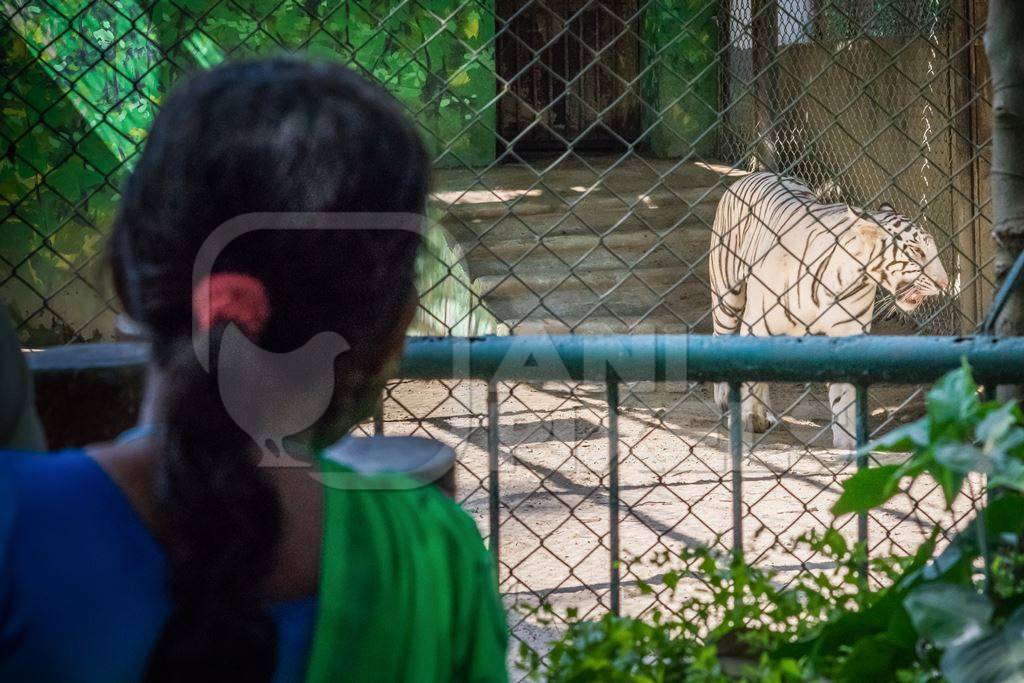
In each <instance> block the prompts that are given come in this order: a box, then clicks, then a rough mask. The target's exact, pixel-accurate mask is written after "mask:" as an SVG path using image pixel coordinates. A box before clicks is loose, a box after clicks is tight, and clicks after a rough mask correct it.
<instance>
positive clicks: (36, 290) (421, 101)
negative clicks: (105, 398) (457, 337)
mask: <svg viewBox="0 0 1024 683" xmlns="http://www.w3.org/2000/svg"><path fill="white" fill-rule="evenodd" d="M43 7H46V9H41V8H40V7H39V6H37V5H33V4H31V3H30V4H28V5H25V6H24V7H22V6H21V5H18V7H17V8H14V6H13V5H12V6H11V7H8V8H7V9H6V10H4V12H5V15H6V16H5V18H6V19H7V20H8V23H9V25H10V28H11V30H9V31H4V32H2V33H0V60H2V63H3V66H4V73H5V74H11V75H12V78H11V79H10V80H9V81H8V83H7V85H6V87H5V89H4V91H3V93H2V94H0V108H2V110H3V117H0V134H2V135H3V136H4V138H5V139H6V140H7V141H8V143H7V144H8V146H7V148H6V149H5V150H4V154H3V155H0V206H2V207H4V208H5V209H7V210H6V211H5V212H4V213H5V214H6V217H5V218H4V226H3V230H2V231H0V300H2V301H3V302H4V303H6V304H8V305H9V306H10V307H11V309H12V313H13V315H14V318H15V321H16V322H17V323H18V324H19V325H20V326H21V327H22V333H23V340H24V341H26V342H27V343H29V344H39V345H42V344H48V343H57V342H61V341H68V340H69V339H70V338H72V337H74V336H78V337H80V338H86V339H89V338H92V337H93V335H94V334H95V333H96V332H97V331H98V330H99V329H100V325H101V323H106V324H107V326H108V327H109V323H110V316H109V315H107V316H105V317H104V316H103V315H102V314H103V312H104V311H105V309H106V302H107V300H108V299H109V298H110V295H111V293H110V292H109V290H108V289H107V287H106V286H105V284H106V283H105V280H104V278H103V271H102V270H101V269H98V268H92V267H89V266H90V265H91V264H92V263H93V262H97V261H99V260H100V258H101V254H102V244H103V236H104V234H105V232H106V231H107V230H108V229H109V227H110V225H111V223H112V221H113V217H114V211H115V208H116V204H117V198H118V192H117V188H118V187H119V185H120V183H121V182H122V181H123V180H124V178H125V177H126V176H127V174H128V173H129V172H130V170H131V167H132V164H133V162H134V159H135V157H136V155H137V153H138V151H139V149H140V147H141V143H142V142H143V141H144V140H145V137H146V134H147V132H148V130H149V128H150V125H151V124H152V121H153V118H154V116H155V115H156V112H157V110H158V109H159V105H160V102H161V101H162V99H163V98H164V97H165V95H166V93H167V92H168V91H169V89H170V88H171V87H172V86H173V84H174V82H175V81H176V80H177V78H179V77H180V75H181V74H182V73H185V72H188V71H191V70H194V69H203V68H209V67H211V66H213V65H215V64H218V63H220V62H221V61H223V60H225V59H227V58H233V59H240V58H245V57H251V56H256V55H266V54H276V53H281V52H299V53H305V54H309V55H313V56H315V57H319V58H322V59H333V60H338V61H341V62H344V63H346V64H349V65H351V66H353V67H355V68H357V69H361V70H362V71H363V72H364V73H367V74H368V75H369V76H371V77H372V78H375V79H377V80H378V81H380V82H381V83H383V84H384V85H385V86H386V87H388V88H389V89H390V90H391V91H392V92H393V93H394V94H395V95H396V96H397V97H398V98H399V99H400V100H402V101H403V102H404V103H405V104H406V106H407V107H408V108H409V110H410V111H411V112H412V114H413V115H414V116H415V117H416V119H417V121H418V122H419V124H420V129H421V132H422V134H423V138H424V140H425V142H426V143H427V145H428V146H429V147H430V148H431V149H432V150H433V151H434V153H435V156H436V158H437V161H438V163H439V164H440V165H451V166H462V165H475V164H481V163H487V162H489V161H490V160H491V159H492V158H493V154H494V134H493V132H492V131H493V130H494V127H495V120H494V117H495V113H494V106H493V101H494V96H495V79H494V57H493V48H492V45H493V33H494V23H493V20H489V19H490V14H489V13H488V11H487V9H486V5H475V4H472V3H468V4H467V3H462V2H458V1H456V0H427V1H425V2H401V3H390V2H382V1H380V0H373V1H371V2H363V3H343V4H341V5H339V4H338V3H332V2H327V1H326V0H311V1H306V0H302V1H300V0H288V1H286V2H284V3H279V2H270V1H267V0H249V1H247V2H245V3H242V4H231V3H219V2H214V1H212V0H184V1H183V2H156V3H148V4H146V3H139V2H137V1H135V0H116V1H115V2H112V3H102V2H101V3H88V2H84V1H83V0H62V1H59V2H56V3H51V5H50V6H46V5H44V6H43ZM14 9H17V10H18V11H16V12H15V11H14ZM197 18H198V19H197ZM439 230H440V228H437V227H435V228H434V229H433V230H432V232H431V234H430V235H428V240H427V242H428V245H427V249H426V250H425V252H426V253H428V254H430V255H432V256H433V258H432V259H431V258H428V257H426V256H425V257H424V258H423V259H421V264H420V274H421V290H422V291H424V292H427V302H426V304H427V305H428V306H429V307H432V308H431V310H430V311H429V312H428V314H426V315H425V316H421V317H424V319H425V320H427V321H430V323H431V324H430V325H427V324H426V323H424V324H423V325H421V327H423V328H425V329H428V330H430V331H434V332H436V331H438V329H441V328H440V327H439V325H442V324H443V323H444V322H446V321H449V320H455V321H458V325H457V328H458V329H464V330H467V333H469V332H468V331H470V330H472V331H487V330H492V329H493V327H494V322H493V320H492V319H490V318H489V316H483V317H481V315H480V312H479V311H480V309H479V307H474V306H475V305H476V304H477V303H478V297H476V296H475V295H474V294H473V292H472V291H471V289H468V288H467V286H466V285H467V284H468V281H469V278H468V274H467V273H466V272H465V268H464V266H463V265H462V264H461V263H459V262H458V261H457V260H456V258H455V256H456V252H455V251H454V250H453V249H452V248H451V245H450V244H449V243H448V242H447V238H446V236H445V235H443V234H440V233H439V232H438V231H439ZM437 264H440V265H437ZM83 268H85V270H83ZM439 273H443V275H444V276H446V277H447V276H448V275H451V277H450V278H449V279H448V281H446V282H443V283H439V281H438V277H437V276H438V274H439ZM61 318H65V319H66V320H67V323H68V325H70V327H64V326H62V321H61ZM439 321H440V322H439ZM79 328H82V329H79ZM55 333H56V336H55Z"/></svg>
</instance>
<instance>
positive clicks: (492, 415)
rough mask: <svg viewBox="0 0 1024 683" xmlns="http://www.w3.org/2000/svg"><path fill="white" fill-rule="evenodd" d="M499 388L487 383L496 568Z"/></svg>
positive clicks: (489, 481)
mask: <svg viewBox="0 0 1024 683" xmlns="http://www.w3.org/2000/svg"><path fill="white" fill-rule="evenodd" d="M498 436H499V435H498V386H497V383H496V382H494V381H493V380H492V381H490V382H488V383H487V469H488V473H487V493H488V517H489V520H488V521H489V522H490V525H491V529H490V538H489V539H488V544H489V546H490V549H491V556H492V557H493V558H494V567H495V569H497V568H498V567H499V565H498V561H499V560H500V559H501V558H500V549H501V536H500V524H499V521H500V520H499V517H498V512H499V508H498V506H499V503H500V501H501V490H500V488H499V485H500V482H499V479H498Z"/></svg>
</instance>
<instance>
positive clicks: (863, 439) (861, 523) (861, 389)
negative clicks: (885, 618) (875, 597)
mask: <svg viewBox="0 0 1024 683" xmlns="http://www.w3.org/2000/svg"><path fill="white" fill-rule="evenodd" d="M854 403H855V406H856V423H857V427H856V432H857V434H856V436H857V471H858V472H859V471H861V470H863V469H867V467H868V454H867V452H865V451H863V450H862V449H863V448H864V446H866V445H867V443H868V439H869V438H870V435H871V434H870V427H869V426H868V416H869V413H870V411H869V410H868V388H867V387H866V386H864V385H862V384H858V385H857V387H856V398H855V399H854ZM857 541H858V542H859V543H863V544H864V552H865V559H864V562H863V563H862V564H861V567H860V573H861V579H862V580H863V581H864V582H865V583H866V582H867V580H868V564H867V555H866V553H867V552H868V550H867V548H868V515H867V513H865V512H862V513H860V514H859V515H857Z"/></svg>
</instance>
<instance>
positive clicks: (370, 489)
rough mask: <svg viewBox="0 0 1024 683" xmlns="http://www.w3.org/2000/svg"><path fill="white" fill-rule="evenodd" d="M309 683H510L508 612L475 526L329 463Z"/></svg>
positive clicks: (434, 503)
mask: <svg viewBox="0 0 1024 683" xmlns="http://www.w3.org/2000/svg"><path fill="white" fill-rule="evenodd" d="M322 478H323V481H324V485H325V488H324V491H325V494H324V501H325V510H324V546H323V556H322V559H321V577H320V591H319V611H318V615H317V619H316V626H315V628H316V630H315V634H314V637H313V646H312V651H311V655H310V661H309V668H308V670H307V674H306V681H307V683H327V682H332V683H333V682H337V681H408V682H409V683H412V682H413V681H415V682H416V683H431V682H437V683H440V682H442V681H445V682H447V681H467V682H473V681H480V682H485V681H486V682H491V681H499V682H504V681H507V679H508V675H507V672H506V668H505V666H506V665H505V649H506V639H507V630H506V622H505V613H504V609H503V607H502V604H501V599H500V597H499V595H498V592H497V587H496V585H495V579H494V567H493V564H492V562H491V558H490V555H489V554H488V553H487V551H486V550H485V548H484V546H483V543H482V542H481V539H480V534H479V532H478V531H477V528H476V525H475V524H474V522H473V520H472V519H470V517H469V516H468V515H467V514H466V513H465V512H463V511H462V510H461V509H459V507H458V506H457V505H455V504H454V503H453V502H451V501H450V500H448V499H447V498H446V497H445V496H444V495H443V494H441V493H440V492H439V491H437V490H436V489H435V488H434V487H432V486H422V485H419V484H417V483H416V482H414V481H413V480H412V479H411V478H409V477H407V476H404V475H394V474H377V475H362V474H356V473H354V472H352V470H351V469H349V468H347V467H345V466H342V465H339V464H337V463H334V462H332V461H330V460H328V459H322Z"/></svg>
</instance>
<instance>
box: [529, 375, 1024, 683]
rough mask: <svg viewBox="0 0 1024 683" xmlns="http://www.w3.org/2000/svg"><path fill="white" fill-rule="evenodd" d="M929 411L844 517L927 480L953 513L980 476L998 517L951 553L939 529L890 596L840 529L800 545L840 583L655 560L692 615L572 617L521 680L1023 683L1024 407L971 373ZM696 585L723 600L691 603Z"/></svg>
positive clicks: (895, 571) (732, 562) (989, 517)
mask: <svg viewBox="0 0 1024 683" xmlns="http://www.w3.org/2000/svg"><path fill="white" fill-rule="evenodd" d="M926 408H927V414H926V415H925V416H924V417H923V418H922V419H921V420H919V421H918V422H915V423H913V424H910V425H907V426H905V427H902V428H900V429H898V430H896V431H895V432H893V433H891V434H889V435H888V436H886V437H885V438H883V439H881V440H879V441H878V442H876V443H874V444H872V445H871V446H869V448H868V450H874V449H878V450H888V451H910V452H911V454H910V456H909V457H908V458H907V460H906V461H905V462H903V463H901V464H896V465H886V466H882V467H872V468H868V469H866V470H862V471H861V472H860V473H858V474H857V475H855V476H853V477H851V478H850V479H848V480H847V481H846V482H845V483H844V486H843V493H842V495H841V497H840V498H839V501H838V502H837V503H836V506H835V508H834V511H835V512H836V514H845V513H849V512H867V511H869V510H870V509H872V508H875V507H877V506H879V505H882V504H884V503H885V502H886V501H888V500H889V499H890V498H891V497H892V496H893V495H895V494H896V492H898V491H899V487H900V485H901V483H902V482H903V481H904V480H905V479H908V478H909V479H913V478H915V477H918V476H923V475H925V474H927V475H928V476H930V477H932V478H933V479H935V480H936V481H937V482H939V483H940V484H941V485H942V487H943V491H944V494H945V496H946V501H947V503H949V504H951V503H952V502H953V500H954V499H955V498H956V497H957V495H959V493H960V486H961V484H962V482H963V480H964V478H965V477H966V476H967V474H968V473H970V472H978V473H984V474H986V475H988V477H989V483H990V485H992V487H993V488H992V490H991V492H990V501H989V503H988V505H987V506H985V507H984V508H983V509H981V510H979V511H978V513H977V515H976V516H975V518H974V519H973V520H972V521H971V522H970V524H968V525H967V527H966V528H965V529H964V530H963V531H962V532H960V533H959V534H958V535H956V537H955V538H953V540H952V541H951V542H950V543H949V544H948V545H947V546H946V547H945V548H944V549H943V550H942V552H941V553H938V554H937V553H936V550H937V548H938V539H939V536H940V531H941V530H940V529H939V528H938V527H936V528H934V529H933V530H932V533H931V536H930V538H929V540H928V541H927V542H926V543H924V544H923V545H922V546H921V547H920V548H919V549H918V551H917V552H916V553H915V555H914V556H913V557H910V558H901V557H883V558H874V559H872V560H871V562H870V567H871V570H872V574H873V575H874V576H875V577H877V578H881V579H882V583H883V584H884V585H883V587H880V588H869V587H868V585H867V583H866V582H865V580H864V577H863V574H862V573H861V571H860V569H861V567H863V566H866V565H868V562H867V557H866V552H865V549H864V548H863V547H862V546H860V545H853V546H851V545H850V544H849V543H847V541H846V539H845V538H844V537H843V536H842V534H841V533H840V532H839V531H838V530H836V529H834V528H830V529H828V530H827V531H826V532H825V533H823V534H820V535H807V536H805V537H803V538H801V539H800V541H799V545H800V546H803V547H807V548H808V549H810V550H812V551H813V552H814V553H816V554H818V555H820V556H822V557H823V558H824V559H826V560H831V562H832V563H833V565H834V566H835V570H834V571H830V572H827V573H821V574H816V575H808V574H804V575H801V576H798V577H797V579H796V580H794V581H793V582H792V583H790V584H789V585H787V586H786V587H783V588H780V587H778V584H777V581H775V580H774V577H773V575H772V574H771V573H770V572H766V571H763V570H761V569H759V568H756V567H752V566H748V565H746V564H745V563H744V562H743V560H742V558H741V557H735V556H734V557H730V558H728V559H725V558H721V557H718V556H716V555H714V554H713V553H712V552H711V551H709V550H707V549H688V550H685V551H684V552H683V553H681V554H680V555H679V556H678V557H672V558H667V557H660V558H656V559H655V562H656V563H661V564H663V565H667V566H669V567H670V568H669V569H667V570H666V571H664V572H663V573H662V578H663V582H664V584H665V586H666V587H667V588H666V593H665V594H664V595H663V596H662V597H663V598H667V601H668V602H669V604H678V605H679V606H678V607H677V608H674V609H673V610H671V612H662V611H655V612H653V615H652V616H651V617H648V618H645V619H637V618H633V617H613V616H605V617H603V618H602V619H601V620H599V621H597V622H586V621H580V620H578V619H576V618H575V615H570V619H569V626H568V629H567V631H566V633H565V635H564V636H563V637H561V638H559V639H558V640H556V641H555V642H554V643H553V645H552V650H551V653H550V657H549V659H548V661H547V662H546V666H545V662H544V661H543V660H542V658H541V657H540V656H539V655H538V654H537V653H535V652H532V651H529V648H525V649H524V653H523V654H524V656H523V658H522V661H521V666H523V667H524V668H526V669H527V670H528V671H529V672H530V673H531V675H532V676H533V677H534V678H546V679H547V680H550V681H560V682H561V681H584V680H610V681H620V680H621V681H687V682H689V681H777V682H779V683H781V682H784V681H836V682H843V681H848V682H850V683H853V682H859V681H878V682H882V681H898V682H908V683H909V682H911V681H914V682H925V681H939V680H946V681H950V682H951V683H977V682H980V681H993V682H995V681H1010V680H1024V495H1022V491H1024V489H1022V486H1021V483H1022V481H1024V480H1022V478H1021V476H1020V471H1021V466H1022V461H1024V419H1022V415H1021V411H1020V409H1019V408H1018V407H1017V405H1016V404H1014V403H1007V404H1001V403H998V402H994V401H984V400H982V399H981V398H980V396H979V392H978V387H977V385H976V383H975V382H974V379H973V377H972V376H971V372H970V368H969V367H967V365H966V364H965V365H964V366H963V367H962V368H960V369H958V370H956V371H954V372H951V373H949V374H948V375H946V376H945V377H944V378H943V379H942V380H940V381H939V382H938V383H937V384H936V385H935V387H934V388H933V389H932V390H931V391H930V392H929V394H928V397H927V401H926ZM979 567H984V568H985V571H984V572H982V571H980V570H979ZM683 578H688V579H690V580H691V581H690V583H691V584H692V583H693V581H692V580H693V579H696V580H699V581H700V582H701V583H702V585H703V586H704V588H705V589H706V592H707V593H708V594H707V595H697V596H691V597H688V598H686V599H684V600H681V601H677V600H676V599H675V598H676V597H677V596H676V593H677V591H678V590H681V588H680V586H681V580H682V579H683ZM639 590H640V591H641V592H642V593H653V592H654V590H655V589H654V587H653V586H651V585H649V584H646V583H641V584H640V586H639Z"/></svg>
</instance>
